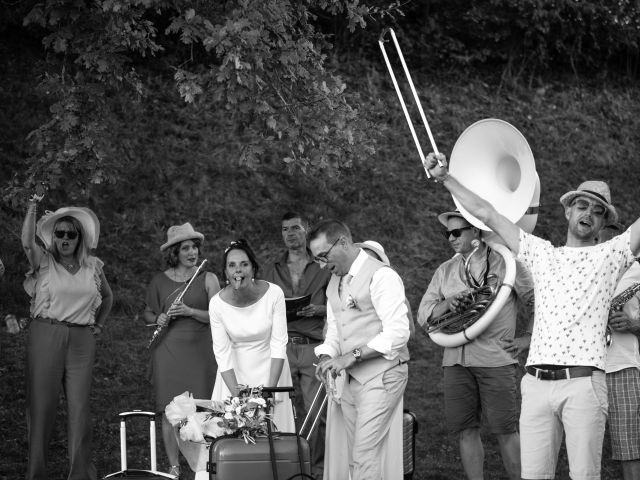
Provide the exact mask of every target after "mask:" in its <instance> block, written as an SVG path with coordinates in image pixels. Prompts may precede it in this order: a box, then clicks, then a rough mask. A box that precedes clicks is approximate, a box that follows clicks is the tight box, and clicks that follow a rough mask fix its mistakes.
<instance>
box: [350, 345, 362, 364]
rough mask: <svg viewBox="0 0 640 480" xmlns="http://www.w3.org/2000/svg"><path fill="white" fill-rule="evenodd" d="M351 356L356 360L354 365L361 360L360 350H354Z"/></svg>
mask: <svg viewBox="0 0 640 480" xmlns="http://www.w3.org/2000/svg"><path fill="white" fill-rule="evenodd" d="M351 354H352V355H353V358H355V359H356V363H357V362H359V361H361V360H362V350H360V349H359V348H354V349H353V351H352V352H351Z"/></svg>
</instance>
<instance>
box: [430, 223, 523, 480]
mask: <svg viewBox="0 0 640 480" xmlns="http://www.w3.org/2000/svg"><path fill="white" fill-rule="evenodd" d="M438 220H439V221H440V223H441V224H442V225H444V226H445V227H446V230H445V231H444V234H445V237H446V238H447V239H448V241H449V243H450V244H451V247H452V248H453V250H454V251H455V252H456V255H455V256H454V257H453V258H451V259H449V260H447V261H446V262H444V263H443V264H442V265H440V266H439V267H438V269H437V270H436V272H435V274H434V275H433V278H432V279H431V283H430V284H429V288H428V289H427V292H426V293H425V294H424V297H422V301H421V302H420V309H419V311H418V323H419V324H420V325H421V326H423V327H424V328H428V327H429V326H431V325H433V324H434V320H437V319H439V318H442V317H443V315H447V316H448V317H451V316H452V315H456V313H457V312H461V311H464V310H465V307H466V306H467V305H468V304H469V302H470V293H469V292H470V289H475V290H477V289H478V288H479V287H480V288H481V287H485V286H494V287H497V286H498V284H499V283H500V282H502V279H503V278H504V275H505V261H504V259H503V258H502V256H501V255H500V254H498V253H497V252H496V251H495V250H493V249H491V248H490V247H489V246H488V245H487V244H486V243H485V242H483V241H482V239H481V236H480V230H479V229H478V228H476V227H473V226H472V225H471V224H469V222H467V220H465V218H464V217H463V216H462V215H461V214H460V212H458V211H455V212H445V213H442V214H441V215H439V216H438ZM516 294H517V296H518V297H519V299H520V300H522V301H524V302H525V305H526V306H527V307H528V308H527V314H532V312H531V308H530V307H531V306H532V304H533V281H532V279H531V275H530V274H529V273H528V272H527V270H526V269H525V268H523V266H522V265H521V264H517V270H516V278H515V282H514V290H513V293H512V294H511V295H509V298H508V300H507V301H506V303H505V304H504V306H503V307H502V309H501V310H500V311H499V312H498V314H497V315H496V317H495V318H494V319H493V321H492V322H491V324H490V325H489V326H488V327H487V329H486V330H484V332H483V333H482V334H480V335H479V336H478V337H477V338H476V339H475V340H473V341H472V342H470V343H467V344H465V345H462V346H459V347H449V348H445V350H444V355H443V358H442V366H443V368H444V411H445V419H446V423H447V428H448V429H449V431H450V432H451V433H455V434H458V438H459V445H460V457H461V459H462V465H463V468H464V471H465V473H466V475H467V478H469V479H470V480H478V479H480V480H481V479H482V478H484V477H483V464H484V448H483V446H482V440H481V438H480V425H481V414H484V417H485V418H486V421H487V423H488V425H489V428H490V430H491V432H492V433H494V434H496V436H497V438H498V443H499V445H500V453H501V455H502V461H503V463H504V466H505V469H506V470H507V473H508V476H509V478H510V479H512V480H519V479H520V438H519V435H518V417H517V401H518V400H517V385H516V383H517V380H516V378H517V371H516V366H517V364H518V360H517V356H518V354H519V353H520V352H522V351H523V350H524V349H526V348H527V347H528V345H529V334H527V335H525V336H523V337H522V338H518V339H515V340H514V336H515V330H516V315H517V305H516ZM458 318H459V317H458ZM529 318H531V319H532V316H531V315H529Z"/></svg>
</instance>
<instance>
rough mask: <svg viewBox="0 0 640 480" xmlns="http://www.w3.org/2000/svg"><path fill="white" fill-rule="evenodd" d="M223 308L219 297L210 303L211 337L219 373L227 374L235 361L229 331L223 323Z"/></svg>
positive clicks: (215, 297)
mask: <svg viewBox="0 0 640 480" xmlns="http://www.w3.org/2000/svg"><path fill="white" fill-rule="evenodd" d="M221 306H222V302H221V300H220V299H219V298H218V296H217V295H216V296H214V297H213V298H212V299H211V301H210V302H209V318H210V319H211V337H212V339H213V353H214V355H215V356H216V362H217V363H218V371H220V372H226V371H227V370H231V369H232V368H233V359H232V355H231V346H232V344H231V339H230V338H229V334H228V333H227V329H226V328H225V326H224V323H223V322H222V312H220V307H221Z"/></svg>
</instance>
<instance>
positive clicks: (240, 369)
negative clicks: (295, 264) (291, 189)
mask: <svg viewBox="0 0 640 480" xmlns="http://www.w3.org/2000/svg"><path fill="white" fill-rule="evenodd" d="M224 266H225V271H224V274H225V277H226V279H227V281H228V282H229V284H228V285H227V286H226V287H225V288H224V289H222V290H220V292H219V293H218V294H217V295H215V296H214V297H213V298H212V299H211V302H210V303H209V317H210V319H211V334H212V336H213V352H214V353H215V356H216V361H217V362H218V374H217V376H216V382H215V385H214V387H213V394H212V396H211V398H212V399H214V400H224V399H225V398H227V397H228V396H229V395H231V394H233V395H236V394H237V393H238V387H237V386H238V385H239V384H240V385H248V386H250V387H257V386H259V385H263V386H265V387H272V386H279V387H285V386H286V387H288V386H291V385H292V382H291V372H290V370H289V362H288V361H287V339H288V337H287V316H286V308H285V302H284V293H283V292H282V289H281V288H280V287H278V286H277V285H274V284H273V283H269V282H266V281H264V280H255V279H254V277H255V275H256V273H257V271H258V264H257V262H256V260H255V256H254V254H253V252H252V251H251V248H250V247H249V245H247V243H246V242H243V241H238V242H232V243H231V245H230V246H229V247H228V248H227V250H225V255H224ZM273 421H274V424H275V426H276V428H277V429H278V430H279V431H281V432H293V431H294V429H295V425H294V419H293V408H292V407H291V400H290V398H289V394H287V393H280V394H276V407H275V410H274V412H273Z"/></svg>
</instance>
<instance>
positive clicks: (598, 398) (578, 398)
mask: <svg viewBox="0 0 640 480" xmlns="http://www.w3.org/2000/svg"><path fill="white" fill-rule="evenodd" d="M446 166H447V163H446V159H445V157H444V155H442V154H433V153H431V154H429V155H428V156H427V158H426V160H425V168H426V169H427V171H428V172H429V174H431V175H432V176H433V178H434V180H436V181H437V182H438V183H442V184H443V185H444V186H445V187H446V188H447V189H448V190H449V191H450V192H451V193H452V194H453V195H454V196H455V197H456V198H457V200H458V201H459V202H460V204H461V205H462V206H463V207H464V208H465V209H466V210H467V211H468V212H469V213H470V214H471V215H473V216H474V217H476V218H477V219H479V220H480V221H482V222H483V223H484V224H485V225H487V226H488V227H489V228H491V229H492V230H493V231H494V232H495V233H497V234H498V235H499V236H500V237H501V238H502V240H503V241H504V242H505V244H506V245H507V246H508V247H509V248H510V249H511V251H512V252H513V253H514V254H515V255H516V256H517V258H518V259H519V260H521V261H523V262H524V263H525V265H526V266H527V267H529V269H530V271H531V274H532V276H533V279H534V285H535V287H534V293H535V304H536V308H535V314H534V327H533V332H532V338H531V346H530V350H529V357H528V359H527V366H526V372H527V373H526V374H525V376H524V377H523V379H522V384H521V390H522V411H521V414H520V440H521V464H522V473H521V476H522V478H523V479H546V478H555V467H556V463H557V458H558V451H559V449H560V446H561V442H562V434H563V431H564V433H565V436H566V446H567V453H568V457H569V468H570V475H571V478H573V479H585V480H586V479H596V478H600V463H601V457H602V442H603V437H604V429H605V423H606V416H607V386H606V382H605V373H604V368H605V355H606V344H605V328H606V325H607V319H608V314H609V308H610V305H611V299H612V298H613V296H614V289H615V286H616V284H617V282H618V280H620V278H621V276H622V275H623V274H624V272H625V271H626V270H627V269H628V268H629V267H630V266H631V265H632V264H633V262H634V260H635V256H637V255H638V254H640V220H639V221H636V222H635V223H634V224H633V225H632V226H631V227H630V228H629V229H628V230H627V231H625V232H624V233H622V234H621V235H618V236H616V237H614V238H613V239H611V240H609V241H607V242H603V243H601V244H598V245H596V243H597V240H596V239H597V235H598V232H599V231H600V229H602V228H603V227H604V226H605V225H606V224H607V223H609V222H611V221H615V217H616V212H615V209H614V207H613V205H612V204H611V195H610V192H609V187H608V185H607V184H606V183H604V182H601V181H588V182H583V183H582V184H581V185H580V186H579V187H578V189H577V190H573V191H570V192H567V193H566V194H564V195H563V196H562V197H561V198H560V202H561V204H562V206H563V207H564V215H565V218H566V219H567V222H568V226H567V237H566V243H565V246H563V247H557V248H556V247H553V245H552V244H551V243H550V242H548V241H546V240H543V239H541V238H538V237H536V236H534V235H531V234H529V233H526V232H524V231H523V230H521V229H520V228H519V227H518V226H517V225H515V224H514V223H513V222H511V221H510V220H508V219H507V218H506V217H505V216H503V215H501V214H500V213H499V212H498V211H497V210H496V209H495V208H494V207H493V205H491V204H490V203H489V202H488V201H486V200H484V199H483V198H481V197H480V196H478V195H477V194H475V193H473V192H472V191H470V190H469V189H468V188H466V187H465V186H464V185H462V184H461V183H460V182H459V181H458V180H456V178H455V177H454V176H452V175H451V174H450V173H449V172H448V171H447V168H446Z"/></svg>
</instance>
